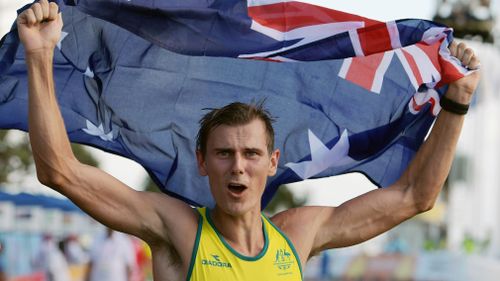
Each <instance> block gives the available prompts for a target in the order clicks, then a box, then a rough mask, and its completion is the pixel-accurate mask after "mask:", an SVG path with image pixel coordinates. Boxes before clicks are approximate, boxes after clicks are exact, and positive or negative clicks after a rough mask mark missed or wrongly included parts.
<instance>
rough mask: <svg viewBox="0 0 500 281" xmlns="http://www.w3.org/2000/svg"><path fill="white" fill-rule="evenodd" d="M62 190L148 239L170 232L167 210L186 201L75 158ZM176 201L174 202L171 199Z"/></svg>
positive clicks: (110, 222) (97, 215)
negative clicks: (124, 180)
mask: <svg viewBox="0 0 500 281" xmlns="http://www.w3.org/2000/svg"><path fill="white" fill-rule="evenodd" d="M69 169H70V172H69V176H68V180H66V181H64V185H65V186H62V187H61V188H60V190H61V191H62V193H63V194H64V195H65V196H67V197H68V198H69V199H70V200H72V201H73V202H74V203H75V204H76V205H78V206H79V207H80V208H81V209H82V210H83V211H85V212H86V213H87V214H89V215H90V216H92V217H93V218H94V219H96V220H97V221H99V222H100V223H102V224H104V225H106V226H108V227H110V228H112V229H115V230H118V231H121V232H125V233H129V234H132V235H135V236H138V237H140V238H142V239H144V240H148V239H150V238H152V237H153V236H166V235H167V234H168V233H167V228H166V223H168V222H167V221H165V220H166V219H167V220H168V216H167V218H165V217H164V216H162V213H161V211H165V213H167V214H168V213H174V212H173V211H172V212H168V210H169V209H173V208H176V207H177V206H178V205H181V204H183V203H182V202H175V201H177V200H176V199H173V198H171V197H168V196H166V195H163V194H152V193H148V192H141V191H136V190H134V189H132V188H130V187H129V186H127V185H126V184H124V183H122V182H121V181H119V180H118V179H116V178H114V177H113V176H111V175H109V174H107V173H106V172H104V171H102V170H100V169H97V168H95V167H92V166H88V165H85V164H81V163H79V162H78V161H75V162H73V163H72V164H71V165H70V167H69ZM170 201H172V202H170Z"/></svg>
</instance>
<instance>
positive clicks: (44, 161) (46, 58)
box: [26, 49, 75, 185]
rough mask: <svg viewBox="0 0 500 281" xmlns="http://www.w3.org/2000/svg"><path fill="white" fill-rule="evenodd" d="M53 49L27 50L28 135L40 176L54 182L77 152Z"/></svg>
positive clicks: (43, 180)
mask: <svg viewBox="0 0 500 281" xmlns="http://www.w3.org/2000/svg"><path fill="white" fill-rule="evenodd" d="M52 60H53V50H48V49H43V50H38V51H35V52H29V53H26V65H27V68H28V83H29V136H30V142H31V146H32V150H33V157H34V159H35V164H36V169H37V174H38V177H39V179H40V180H41V181H42V182H44V183H48V184H51V183H52V184H51V185H53V183H54V182H55V183H57V182H59V181H61V180H63V177H64V173H63V172H64V171H66V170H68V168H67V163H68V161H73V160H74V159H75V158H74V155H73V152H72V150H71V146H70V143H69V140H68V137H67V135H66V129H65V126H64V122H63V119H62V116H61V113H60V110H59V106H58V104H57V98H56V95H55V88H54V80H53V65H52Z"/></svg>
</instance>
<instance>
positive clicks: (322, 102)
mask: <svg viewBox="0 0 500 281" xmlns="http://www.w3.org/2000/svg"><path fill="white" fill-rule="evenodd" d="M68 2H69V1H68ZM73 4H74V3H73ZM60 7H61V12H62V14H63V20H64V27H63V34H62V38H61V41H60V42H59V44H58V46H57V48H56V50H55V57H54V75H55V85H56V91H57V95H58V101H59V104H60V108H61V111H62V114H63V118H64V120H65V124H66V128H67V131H68V135H69V137H70V139H71V140H72V141H74V142H79V143H83V144H87V145H91V146H94V147H97V148H100V149H103V150H105V151H108V152H111V153H115V154H119V155H122V156H125V157H127V158H130V159H132V160H135V161H137V162H138V163H140V164H141V165H142V166H143V167H144V168H145V169H146V170H147V171H148V172H149V174H150V175H151V177H152V178H153V179H154V181H155V182H156V183H157V184H158V185H159V186H160V188H161V189H162V190H163V191H164V192H166V193H167V194H170V195H172V196H174V197H177V198H179V199H181V200H184V201H185V202H187V203H189V204H192V205H197V206H213V204H214V201H213V198H212V197H211V195H210V191H209V186H208V181H207V179H206V178H205V177H201V176H198V173H197V170H196V169H197V168H196V157H195V137H196V134H197V130H198V120H199V119H200V118H201V117H202V116H203V115H204V114H205V113H206V111H204V110H203V108H218V107H221V106H224V105H226V104H228V103H230V102H234V101H242V102H251V101H257V100H260V99H264V98H265V99H266V105H267V108H268V109H269V110H270V111H271V113H272V114H273V115H274V116H276V117H277V118H278V121H277V122H276V123H275V131H276V146H277V148H279V149H280V150H281V152H282V154H281V155H282V157H281V159H280V164H279V169H278V173H277V175H276V176H274V177H271V178H270V179H269V180H268V183H267V186H266V191H265V194H264V197H263V206H265V205H266V204H267V203H268V202H269V201H270V199H271V198H272V196H273V195H274V193H275V192H276V190H277V188H278V187H279V186H280V185H282V184H286V183H292V182H296V181H301V180H304V179H308V178H320V177H328V176H332V175H338V174H343V173H349V172H360V173H363V174H364V175H366V176H367V177H368V178H369V179H370V180H371V181H372V182H374V183H375V184H376V185H378V186H379V187H384V186H388V185H390V184H392V183H393V182H395V181H396V180H397V179H398V178H399V176H400V175H401V174H402V173H403V171H404V170H405V168H406V167H407V165H408V163H409V162H410V161H411V159H412V158H413V156H414V154H415V153H416V151H417V150H418V148H419V147H420V145H421V144H422V142H423V140H424V137H425V135H426V134H427V132H428V130H429V128H430V126H431V124H432V122H433V120H434V118H435V116H436V115H437V114H438V113H439V110H440V106H439V98H440V95H442V93H443V89H444V88H443V87H442V86H443V85H445V84H446V83H448V82H450V81H454V80H456V79H458V78H460V77H463V76H464V75H466V74H467V71H466V70H465V69H463V68H462V67H461V66H460V63H459V62H458V61H456V60H455V59H454V58H452V57H450V55H449V52H448V51H447V49H446V46H447V44H448V43H449V41H450V40H451V30H450V29H449V28H447V27H443V26H439V25H436V24H434V23H432V22H428V21H421V20H402V21H394V22H389V23H379V22H376V21H373V20H369V19H365V18H362V17H358V16H354V15H349V14H345V13H341V12H338V11H333V10H330V9H327V8H324V7H320V6H315V5H311V4H307V3H302V2H297V1H277V0H257V1H236V0H214V1H200V0H183V1H135V0H131V1H118V0H113V1H105V0H100V1H95V0H94V1H86V0H80V1H78V4H77V6H76V7H72V6H66V5H65V4H63V3H60ZM98 18H102V19H104V20H102V19H98ZM109 22H113V23H115V24H118V25H120V26H121V27H118V26H116V25H114V24H111V23H109ZM130 31H131V32H130ZM134 33H135V34H134ZM137 35H139V36H137ZM145 39H146V40H145ZM171 51H173V52H171ZM174 52H175V53H174ZM179 53H180V54H179ZM188 55H189V56H188ZM192 55H197V56H192ZM227 57H229V58H227ZM234 58H252V59H253V60H248V59H234ZM274 61H296V62H297V63H276V62H274ZM298 61H310V62H307V63H304V62H298ZM27 109H28V106H27V73H26V67H25V62H24V50H23V48H22V46H21V45H20V43H19V38H18V36H17V31H16V30H15V28H14V29H13V30H12V31H11V32H10V33H9V34H7V35H6V36H5V37H4V38H3V39H2V43H1V46H0V128H6V129H21V130H27Z"/></svg>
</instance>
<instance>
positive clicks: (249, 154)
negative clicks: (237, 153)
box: [245, 150, 259, 158]
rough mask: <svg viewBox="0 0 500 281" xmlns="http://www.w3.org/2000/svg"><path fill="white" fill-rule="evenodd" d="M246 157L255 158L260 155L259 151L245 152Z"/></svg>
mask: <svg viewBox="0 0 500 281" xmlns="http://www.w3.org/2000/svg"><path fill="white" fill-rule="evenodd" d="M245 155H246V156H247V157H249V158H253V157H256V156H258V155H259V153H257V151H253V150H249V151H247V152H245Z"/></svg>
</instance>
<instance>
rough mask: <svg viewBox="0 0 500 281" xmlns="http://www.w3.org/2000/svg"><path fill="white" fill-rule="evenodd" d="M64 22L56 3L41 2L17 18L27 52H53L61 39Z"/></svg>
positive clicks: (45, 0) (43, 0)
mask: <svg viewBox="0 0 500 281" xmlns="http://www.w3.org/2000/svg"><path fill="white" fill-rule="evenodd" d="M62 26H63V21H62V17H61V14H60V13H59V7H58V6H57V4H56V3H53V2H51V3H49V1H47V0H41V1H39V2H37V3H34V4H33V5H31V7H29V8H28V9H26V10H25V11H23V12H22V13H21V14H20V15H19V16H18V17H17V28H18V32H19V38H20V40H21V42H22V43H23V45H24V48H25V52H27V53H28V52H37V51H43V50H50V51H52V50H53V49H54V47H55V46H56V44H57V42H58V41H59V38H60V37H61V30H62Z"/></svg>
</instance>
